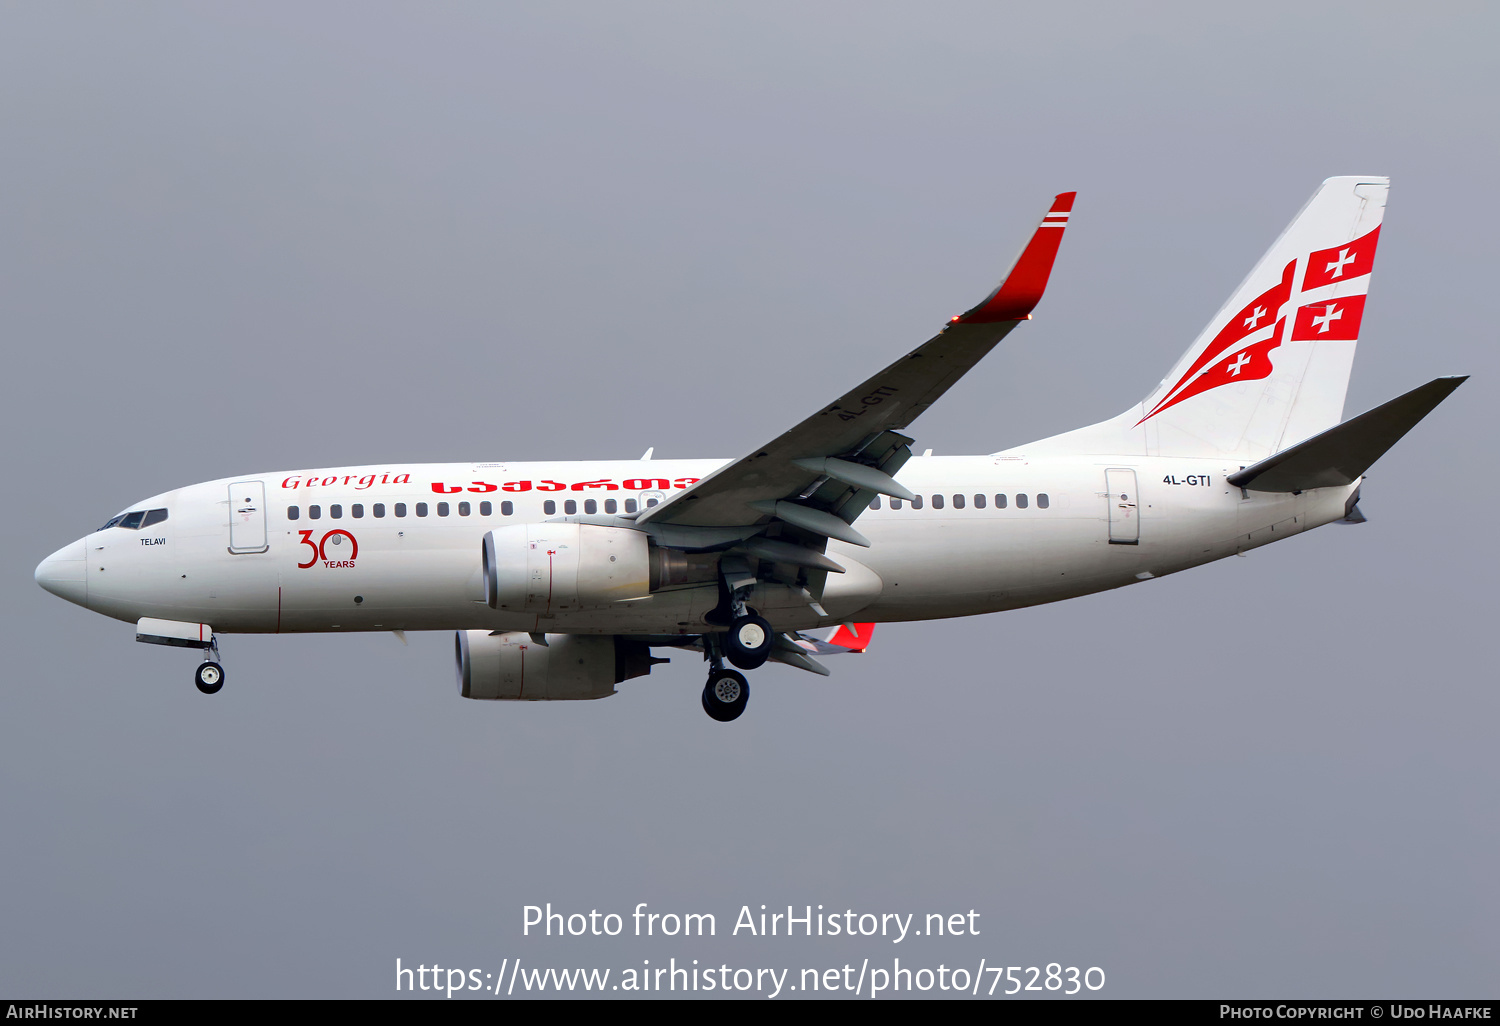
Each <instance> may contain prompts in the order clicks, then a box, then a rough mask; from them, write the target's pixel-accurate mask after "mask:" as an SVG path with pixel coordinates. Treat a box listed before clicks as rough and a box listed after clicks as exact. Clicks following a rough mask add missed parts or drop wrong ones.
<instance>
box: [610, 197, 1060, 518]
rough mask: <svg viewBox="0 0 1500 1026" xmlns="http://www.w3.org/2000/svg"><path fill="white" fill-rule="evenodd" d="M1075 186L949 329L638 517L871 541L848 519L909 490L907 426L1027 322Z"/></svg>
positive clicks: (1039, 294) (1043, 284) (1044, 283)
mask: <svg viewBox="0 0 1500 1026" xmlns="http://www.w3.org/2000/svg"><path fill="white" fill-rule="evenodd" d="M1074 195H1075V193H1071V192H1065V193H1062V194H1060V195H1059V196H1057V198H1056V199H1054V200H1053V202H1052V206H1051V207H1050V208H1049V209H1048V211H1047V214H1046V216H1045V217H1043V218H1042V222H1041V224H1040V225H1039V226H1038V227H1037V229H1036V231H1035V233H1034V234H1033V235H1032V237H1031V239H1030V241H1028V242H1027V244H1026V246H1025V248H1024V249H1022V251H1021V255H1020V256H1019V257H1017V258H1016V262H1015V265H1014V266H1013V267H1012V268H1011V269H1010V272H1009V273H1008V274H1007V275H1006V276H1005V279H1004V280H1003V281H1002V282H1001V283H1000V284H999V285H998V286H997V287H996V288H995V290H994V291H993V292H991V293H990V294H989V295H988V296H987V297H985V299H984V301H983V302H982V303H980V304H979V305H978V306H976V307H974V308H973V309H972V310H970V311H968V312H967V313H964V314H961V315H959V316H958V317H955V318H953V319H952V320H951V321H950V322H949V323H948V324H947V325H946V326H945V327H944V328H943V330H942V331H940V332H938V334H937V335H936V336H935V337H933V338H932V339H930V340H928V341H927V342H925V343H923V344H922V345H921V346H919V347H917V348H916V349H914V350H912V351H911V352H910V353H907V354H906V355H905V356H903V357H902V358H901V359H899V360H897V361H896V362H895V363H893V364H891V365H890V366H889V367H887V368H885V369H884V370H882V371H880V372H879V373H877V374H875V375H874V376H872V377H870V378H869V379H867V380H866V381H864V382H863V383H862V384H860V385H858V386H856V387H855V388H853V389H851V390H850V391H848V392H846V393H845V394H844V395H842V396H840V397H839V398H838V399H837V400H835V401H834V402H833V403H831V404H830V405H828V406H825V407H824V408H823V409H821V410H819V411H818V412H817V413H814V414H813V415H812V416H811V417H808V418H807V419H806V420H804V421H803V422H802V423H800V424H798V425H797V426H796V427H794V428H792V429H791V430H790V431H787V432H786V433H784V434H782V435H781V436H780V437H778V438H776V439H773V440H772V441H771V442H769V443H767V444H766V445H763V446H760V447H758V448H756V449H754V450H753V451H752V452H751V453H750V454H749V455H748V456H745V457H744V458H743V459H740V460H738V461H736V462H734V463H731V464H728V465H727V466H725V467H722V468H721V469H719V470H717V471H715V472H714V473H713V474H711V475H709V476H708V477H706V478H704V479H703V480H701V481H699V482H698V483H697V484H695V485H693V486H692V487H691V488H689V489H687V490H686V491H683V492H679V493H678V494H677V495H675V496H673V497H672V498H671V499H670V500H668V501H667V502H664V503H662V504H661V505H659V506H655V507H652V508H651V509H649V510H647V511H645V512H644V513H642V514H641V515H640V517H639V518H638V519H637V521H636V522H637V523H639V524H643V525H644V524H646V523H652V524H658V525H666V524H676V525H681V526H684V527H738V526H745V525H750V524H755V523H758V522H760V521H761V520H762V519H764V518H766V517H770V518H772V519H774V520H781V521H784V522H786V523H789V524H791V525H793V526H795V527H797V528H801V529H802V530H803V531H807V532H810V533H811V534H814V535H822V536H824V537H828V538H840V539H842V540H844V541H848V542H851V543H853V544H856V545H867V544H868V542H867V541H866V540H865V539H864V537H863V536H862V535H860V534H859V532H858V531H855V530H854V529H853V528H852V527H850V526H849V525H850V524H852V523H853V521H854V520H855V518H857V517H858V516H859V514H860V513H862V512H864V510H865V508H866V507H867V506H868V505H869V503H870V500H871V499H873V498H874V497H875V495H877V494H887V495H893V496H896V497H898V498H909V497H910V493H908V492H907V491H906V489H904V488H902V487H901V486H900V485H899V484H897V483H896V482H895V481H894V480H892V477H893V476H894V475H895V473H896V472H897V471H898V470H900V469H901V465H902V464H904V463H905V462H906V460H907V459H909V458H910V457H911V449H910V448H909V447H908V443H910V442H911V439H910V438H907V437H906V436H904V435H902V434H900V431H901V430H902V429H903V428H905V427H906V426H907V425H909V424H910V423H911V422H912V421H914V420H916V419H917V417H918V416H920V415H921V414H922V411H924V410H926V409H927V407H929V406H931V405H932V404H933V403H934V402H936V401H937V400H938V399H939V398H940V397H941V396H942V395H943V393H944V392H946V391H948V389H949V388H950V387H952V385H953V383H954V382H956V381H957V380H958V379H959V378H961V377H963V376H964V374H966V373H968V371H969V369H970V368H972V367H973V366H974V365H975V364H976V363H978V362H979V361H980V360H981V359H982V358H983V357H984V355H985V354H986V353H988V352H989V351H990V350H991V349H993V348H994V347H995V345H996V343H998V342H999V341H1000V340H1001V339H1002V338H1004V337H1005V336H1006V335H1008V334H1009V333H1010V331H1011V329H1012V328H1014V327H1015V326H1016V325H1017V324H1018V323H1020V322H1021V321H1023V320H1028V319H1029V318H1030V316H1031V311H1032V309H1033V308H1034V307H1035V306H1036V304H1037V301H1038V300H1040V299H1041V298H1042V292H1043V291H1044V290H1045V289H1046V287H1047V278H1048V275H1050V274H1051V271H1052V262H1053V260H1054V259H1055V258H1056V256H1057V249H1058V245H1059V244H1060V243H1061V242H1062V234H1063V231H1064V230H1065V229H1066V227H1067V223H1068V215H1069V214H1070V213H1071V211H1072V209H1073V197H1074Z"/></svg>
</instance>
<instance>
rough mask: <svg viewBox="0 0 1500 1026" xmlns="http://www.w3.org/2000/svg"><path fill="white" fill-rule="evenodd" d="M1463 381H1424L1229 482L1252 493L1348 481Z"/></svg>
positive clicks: (1463, 378)
mask: <svg viewBox="0 0 1500 1026" xmlns="http://www.w3.org/2000/svg"><path fill="white" fill-rule="evenodd" d="M1467 380H1468V375H1462V376H1458V377H1448V378H1436V379H1434V380H1432V381H1429V382H1428V383H1427V384H1425V385H1422V386H1421V387H1420V388H1414V389H1412V390H1411V391H1410V392H1407V393H1406V394H1405V395H1403V396H1398V397H1396V398H1395V399H1392V400H1391V401H1390V402H1388V403H1384V404H1382V405H1380V406H1377V407H1375V408H1374V409H1373V410H1370V411H1369V412H1368V413H1361V414H1360V415H1359V416H1358V417H1355V418H1354V419H1353V420H1348V421H1345V422H1344V423H1342V424H1339V425H1338V426H1337V427H1331V428H1329V429H1328V430H1327V431H1324V432H1323V433H1321V434H1317V435H1313V436H1312V437H1311V438H1309V439H1307V440H1306V441H1304V442H1299V443H1297V444H1296V445H1294V446H1292V447H1291V448H1290V449H1285V450H1283V451H1281V452H1278V453H1277V454H1276V455H1274V456H1270V457H1267V458H1266V459H1263V460H1261V461H1260V462H1259V463H1257V464H1255V465H1254V466H1252V467H1246V468H1245V469H1244V470H1241V471H1239V472H1238V473H1235V474H1231V475H1229V483H1230V484H1232V485H1237V486H1238V487H1240V488H1248V489H1251V490H1253V491H1257V492H1303V491H1307V490H1308V489H1309V488H1335V487H1339V486H1342V485H1348V484H1352V483H1353V482H1355V481H1357V480H1358V479H1359V478H1360V477H1361V476H1362V475H1363V474H1364V472H1365V471H1366V470H1369V469H1370V465H1371V464H1373V463H1374V462H1375V461H1376V460H1378V459H1380V457H1381V456H1384V455H1385V453H1386V450H1388V449H1389V448H1390V447H1391V446H1393V445H1395V444H1396V443H1397V442H1399V441H1400V440H1401V436H1402V435H1404V434H1406V433H1407V432H1408V431H1410V430H1411V429H1412V428H1414V427H1416V425H1417V422H1418V421H1419V420H1421V419H1422V418H1423V417H1425V416H1427V415H1428V414H1429V413H1431V412H1432V411H1433V410H1434V409H1435V408H1436V407H1437V404H1438V403H1440V402H1442V401H1443V400H1444V399H1446V398H1448V396H1449V395H1450V394H1451V393H1452V392H1453V390H1454V389H1455V388H1457V387H1458V386H1459V385H1462V384H1463V383H1464V382H1465V381H1467Z"/></svg>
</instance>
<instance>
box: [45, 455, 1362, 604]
mask: <svg viewBox="0 0 1500 1026" xmlns="http://www.w3.org/2000/svg"><path fill="white" fill-rule="evenodd" d="M723 463H724V461H720V460H670V461H669V460H654V461H649V462H623V461H621V462H580V463H548V464H539V463H507V464H473V463H461V464H426V465H412V466H380V467H353V468H340V469H338V470H323V471H303V472H294V473H274V474H261V475H243V476H240V477H234V478H224V479H221V480H217V481H209V482H206V483H203V484H197V485H191V486H189V487H185V488H180V489H177V490H176V491H171V492H166V493H164V494H161V495H157V496H154V497H152V498H150V499H148V500H145V501H143V502H141V503H137V504H135V505H134V506H132V507H131V509H166V510H167V511H168V516H167V519H166V520H164V521H162V522H160V523H157V524H154V525H151V526H148V527H146V528H145V529H128V528H124V527H111V528H108V529H106V530H101V531H98V532H95V533H93V534H90V535H88V536H87V537H85V538H83V539H81V540H80V541H79V542H75V543H74V544H73V545H71V546H67V547H65V548H64V549H62V550H59V552H58V553H56V554H55V555H54V556H53V557H51V559H50V560H49V561H48V562H49V563H54V561H61V562H59V563H56V564H54V565H61V563H63V562H65V563H67V564H68V565H70V566H76V563H75V562H74V561H76V560H77V559H79V558H82V560H83V567H82V574H81V576H82V580H80V581H78V582H77V586H75V587H73V588H72V589H71V590H68V591H66V592H64V591H59V593H60V594H65V597H68V598H70V599H71V600H72V601H75V602H79V604H81V605H85V606H87V607H88V608H89V609H92V610H95V611H97V612H100V613H103V614H105V615H108V616H112V617H116V618H118V619H121V620H128V621H132V622H134V621H136V620H138V619H140V618H141V617H156V618H160V619H164V620H172V621H187V622H201V623H205V624H208V625H211V626H212V628H213V630H214V631H217V632H221V633H275V632H283V633H289V632H309V631H376V630H480V629H483V630H491V631H517V630H519V631H542V632H547V633H583V634H587V633H601V634H700V633H702V632H703V631H704V630H705V626H704V614H706V613H708V612H709V611H710V610H711V609H713V608H714V606H715V605H717V604H718V602H719V592H718V587H717V585H716V584H715V583H697V584H685V585H680V586H675V587H668V588H665V589H663V590H659V591H657V592H655V593H653V594H652V595H651V596H650V597H649V598H644V599H638V600H635V601H630V602H623V603H617V604H615V605H614V606H611V607H609V608H596V609H585V610H580V611H572V612H567V613H558V614H556V615H553V616H545V615H532V614H525V615H522V614H516V613H505V612H501V611H497V610H495V609H491V608H490V607H489V606H488V605H487V604H486V602H485V596H484V586H483V581H482V578H481V544H482V539H483V537H484V535H485V533H486V532H487V531H490V530H494V529H497V528H500V527H502V526H505V525H507V524H516V523H525V522H538V521H546V520H549V519H552V518H556V517H563V516H567V515H569V514H570V513H573V512H574V511H575V510H576V513H577V514H578V515H586V514H591V513H596V512H597V513H598V514H601V515H602V514H603V513H605V512H606V510H607V511H608V512H610V513H614V512H621V513H624V512H627V511H633V510H634V509H637V508H645V507H646V506H647V505H650V504H654V503H655V502H659V501H662V499H663V498H664V497H666V496H668V495H671V494H673V493H674V492H676V491H679V490H681V489H683V488H686V487H687V486H688V485H690V484H691V483H692V482H694V481H696V480H698V479H700V478H702V477H705V476H707V475H708V474H709V473H711V472H712V471H714V470H716V469H717V468H718V467H720V466H722V465H723ZM1237 469H1239V466H1238V464H1234V465H1230V464H1227V463H1225V462H1224V461H1222V460H1208V459H1195V458H1184V457H1141V456H1133V457H1122V458H1117V459H1111V458H1107V457H1098V456H1067V457H1048V458H1046V459H1037V460H1028V459H1027V458H1025V457H1024V456H1022V457H1015V456H1009V455H1006V456H952V457H926V458H915V459H912V460H911V461H910V462H909V463H908V464H907V465H906V467H905V468H904V469H903V470H902V471H901V473H900V474H899V475H898V479H899V480H900V482H901V483H902V484H903V485H905V486H906V487H907V488H909V489H911V491H912V492H914V493H916V494H917V495H919V496H920V497H921V498H922V500H923V501H922V505H921V508H913V507H914V504H913V503H911V502H900V503H895V502H893V501H892V500H890V499H884V500H881V502H880V504H879V508H872V509H870V510H868V511H866V512H865V513H864V514H863V515H862V516H860V518H859V520H858V522H857V526H858V528H859V530H860V532H862V533H863V534H865V535H866V536H867V537H868V538H869V539H870V541H871V543H872V544H871V546H870V547H869V548H868V549H865V548H857V547H854V546H850V545H846V544H844V543H842V542H837V541H835V542H831V543H830V546H829V549H828V554H829V555H830V556H831V557H833V558H834V559H835V560H837V561H838V562H839V563H841V564H843V565H845V566H846V567H847V569H848V573H846V574H842V575H839V574H829V575H828V578H827V585H826V588H825V589H824V591H823V594H822V596H821V599H822V601H821V606H822V608H823V612H824V613H825V614H826V615H820V614H819V613H818V612H817V611H816V609H815V608H814V606H813V604H812V602H811V600H810V598H809V596H808V595H807V594H806V593H804V592H803V591H802V590H801V589H800V588H794V587H789V586H786V585H776V584H764V583H763V584H762V585H759V586H758V587H757V589H756V594H755V596H754V597H753V598H752V600H751V604H752V605H754V606H755V607H756V608H757V609H758V610H759V611H760V612H761V613H762V615H764V616H766V617H767V618H768V619H769V620H771V622H772V623H773V624H774V625H775V626H776V627H777V629H780V630H799V629H809V628H813V627H818V626H826V625H831V624H834V623H838V622H841V621H849V620H853V619H859V620H862V621H875V622H880V621H895V620H922V619H933V618H939V617H952V616H968V615H973V614H977V613H987V612H994V611H997V610H1004V609H1014V608H1017V607H1021V606H1030V605H1036V604H1039V603H1043V602H1054V601H1057V600H1059V599H1065V598H1071V597H1073V596H1077V595H1083V594H1088V593H1091V592H1096V591H1103V590H1106V589H1109V588H1117V587H1120V586H1121V585H1125V584H1132V583H1135V582H1136V581H1138V580H1145V579H1148V578H1150V577H1159V576H1162V575H1164V574H1168V573H1174V572H1176V571H1178V570H1183V569H1186V568H1188V567H1191V566H1196V565H1199V564H1201V563H1206V562H1209V561H1211V560H1215V559H1220V558H1222V557H1224V556H1229V555H1233V554H1235V553H1236V552H1242V551H1245V550H1247V549H1250V548H1255V547H1257V546H1259V545H1263V544H1265V543H1267V542H1270V541H1275V540H1277V539H1280V538H1283V537H1287V536H1289V535H1292V534H1296V533H1299V532H1301V531H1303V530H1306V529H1308V528H1310V527H1317V526H1320V525H1322V524H1326V523H1329V522H1331V521H1334V520H1338V519H1340V518H1341V517H1343V516H1344V515H1345V512H1346V504H1347V502H1348V500H1349V498H1350V496H1351V495H1352V494H1353V493H1354V491H1355V490H1356V489H1357V487H1358V482H1356V483H1355V484H1352V485H1350V486H1348V487H1344V488H1323V489H1316V490H1312V491H1308V492H1304V493H1302V494H1290V493H1261V492H1242V491H1241V490H1240V489H1239V488H1237V487H1234V486H1232V485H1230V484H1228V483H1227V481H1226V480H1225V478H1226V475H1228V474H1230V473H1233V472H1234V471H1235V470H1237ZM245 482H250V483H254V482H260V483H261V484H262V486H263V490H264V498H263V500H262V499H260V498H259V497H258V493H257V496H256V501H255V502H254V503H251V504H249V505H248V506H246V507H245V508H244V509H240V508H237V507H238V506H239V504H240V503H241V501H242V499H246V498H250V497H251V496H244V497H240V496H237V495H236V496H234V497H232V496H231V494H230V492H229V488H230V485H231V484H232V483H245ZM242 490H243V489H242ZM956 496H957V497H961V499H962V503H961V505H960V502H959V501H956V499H955V497H956ZM999 496H1004V499H1003V500H1000V499H998V498H997V497H999ZM1122 496H1123V498H1122ZM935 497H941V505H940V504H939V502H938V501H937V500H936V499H935ZM1044 497H1045V498H1044ZM627 501H628V502H629V505H627ZM1002 502H1003V505H1002ZM440 503H441V504H443V505H442V506H440V505H439V504H440ZM461 503H462V504H464V505H460V504H461ZM482 503H486V504H488V505H485V506H481V504H482ZM547 503H553V504H555V505H553V506H552V507H550V508H549V507H548V506H547V505H546V504H547ZM567 503H573V504H576V505H574V506H568V505H565V504H567ZM590 503H591V504H592V505H586V504H590ZM606 503H612V504H613V506H612V507H610V506H606ZM893 506H899V508H893ZM293 507H295V513H294V512H293ZM315 508H316V509H315ZM245 510H250V512H248V513H247V512H245ZM484 510H488V512H487V513H485V512H483V511H484ZM398 512H399V513H400V514H402V515H398ZM377 513H378V514H379V515H377ZM256 517H259V518H262V522H261V523H260V524H258V525H257V524H255V523H251V520H252V519H253V518H256ZM294 517H295V518H294ZM236 518H238V519H236ZM232 530H235V531H236V532H238V533H237V534H236V535H235V537H234V539H232V538H231V531H232ZM257 530H263V532H264V534H263V535H259V534H256V533H255V531H257ZM247 532H249V533H248V534H247ZM1112 536H1113V540H1112ZM247 537H248V538H250V542H249V543H247V542H246V541H245V539H246V538H247ZM262 538H263V542H261V539H262ZM258 542H259V544H257V543H258ZM236 545H237V546H238V547H239V548H240V549H241V551H232V548H233V547H234V546H236ZM262 548H263V550H262V551H247V549H249V550H254V549H262ZM39 573H40V571H39ZM39 579H41V578H40V577H39ZM814 598H816V596H815V597H814Z"/></svg>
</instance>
